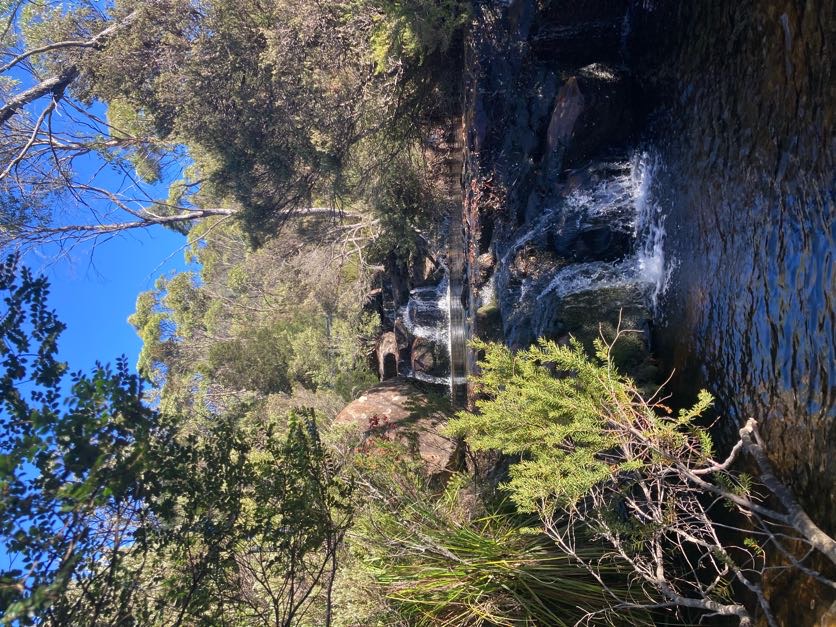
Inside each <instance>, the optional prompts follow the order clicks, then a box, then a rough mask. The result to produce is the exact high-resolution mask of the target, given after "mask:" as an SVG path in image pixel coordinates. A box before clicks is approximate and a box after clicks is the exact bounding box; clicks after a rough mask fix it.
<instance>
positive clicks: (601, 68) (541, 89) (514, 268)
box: [464, 0, 649, 346]
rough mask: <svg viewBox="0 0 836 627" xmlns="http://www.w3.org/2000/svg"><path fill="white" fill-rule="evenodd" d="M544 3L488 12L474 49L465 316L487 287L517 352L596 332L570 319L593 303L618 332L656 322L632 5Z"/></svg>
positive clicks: (480, 19) (468, 116) (521, 0)
mask: <svg viewBox="0 0 836 627" xmlns="http://www.w3.org/2000/svg"><path fill="white" fill-rule="evenodd" d="M545 4H547V5H548V6H546V7H539V8H538V3H536V2H534V1H533V0H517V1H515V2H512V3H510V5H508V6H505V5H504V4H500V3H498V2H497V3H492V4H490V3H489V4H484V5H480V6H479V7H477V13H481V15H478V16H477V20H476V24H477V26H476V28H475V30H474V32H473V33H472V36H471V40H470V42H469V49H468V61H469V62H468V68H467V69H468V85H467V89H466V91H465V93H466V103H465V104H466V107H465V132H466V138H467V145H466V152H465V156H466V159H465V176H464V182H465V190H466V197H465V218H466V220H465V222H466V224H468V226H469V231H468V236H469V244H470V245H469V254H470V263H469V267H468V269H469V275H468V280H469V287H470V290H469V302H468V310H469V312H470V314H471V315H473V314H475V313H476V312H477V311H479V310H481V309H482V308H483V307H484V305H485V302H484V293H483V292H484V289H483V288H484V286H485V285H486V284H487V283H489V282H492V283H493V284H494V286H495V292H496V302H497V305H498V309H499V314H500V317H501V320H502V324H503V328H504V333H505V339H506V341H507V342H508V343H509V344H510V345H512V346H524V345H527V344H528V343H530V342H532V341H533V340H535V339H536V338H537V337H540V336H543V335H546V336H555V337H556V336H557V335H561V334H566V333H572V334H576V335H580V334H585V335H588V333H587V328H586V326H583V325H581V326H578V325H576V324H574V323H573V321H574V320H577V319H578V316H576V315H574V313H573V312H575V311H576V310H578V309H579V308H580V307H582V306H588V305H589V304H590V303H594V307H593V308H592V309H590V310H588V311H587V312H586V317H588V318H592V319H599V320H601V321H605V322H608V323H610V324H615V323H617V319H618V314H619V311H620V309H622V308H628V309H629V310H630V314H631V321H632V322H634V323H637V324H640V326H646V324H645V320H646V319H647V318H648V317H649V312H648V310H647V309H646V308H645V307H643V304H644V303H645V301H646V300H647V298H646V296H647V294H646V292H647V291H648V289H646V286H644V285H643V283H646V282H648V281H647V280H646V277H643V276H642V274H643V272H644V269H645V267H646V264H644V263H643V260H642V259H640V257H641V254H643V253H644V252H645V251H643V250H642V249H643V248H644V246H645V243H644V242H643V240H642V238H643V237H644V235H645V233H643V229H644V227H645V225H644V221H646V220H644V219H643V218H642V217H641V216H640V214H641V213H642V212H643V211H644V208H643V207H642V205H641V203H642V192H643V190H642V188H641V186H642V182H643V179H642V173H643V172H644V171H645V170H646V169H647V168H646V167H645V165H644V164H641V163H639V159H638V158H637V156H636V154H635V148H633V146H632V145H631V137H632V135H633V132H634V130H635V128H636V125H637V123H638V121H639V116H638V115H636V114H635V113H634V106H633V103H634V100H635V97H636V93H637V89H636V86H635V82H634V80H633V77H632V74H631V72H630V71H629V69H628V68H627V67H626V59H625V52H626V37H627V35H628V31H629V9H630V3H629V2H626V1H623V2H622V1H619V0H614V1H610V0H607V1H603V0H601V1H594V0H589V1H586V2H584V1H578V2H568V1H566V2H563V1H558V0H555V1H554V2H551V3H545ZM602 287H603V288H604V289H605V290H608V291H605V292H604V293H602V294H601V295H600V296H595V294H594V293H595V292H596V291H598V290H599V289H600V288H602ZM578 303H583V305H581V304H578ZM476 333H477V334H479V331H478V329H477V330H476Z"/></svg>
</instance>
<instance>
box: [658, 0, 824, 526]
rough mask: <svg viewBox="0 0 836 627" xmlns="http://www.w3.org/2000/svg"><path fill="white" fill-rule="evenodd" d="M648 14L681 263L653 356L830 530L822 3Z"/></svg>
mask: <svg viewBox="0 0 836 627" xmlns="http://www.w3.org/2000/svg"><path fill="white" fill-rule="evenodd" d="M657 5H658V6H657V7H656V10H654V11H652V12H648V13H647V15H645V16H644V19H645V20H646V24H645V27H646V28H650V32H651V33H652V36H654V37H657V38H658V41H659V48H660V49H661V48H665V47H666V46H667V50H669V51H670V54H671V55H672V57H671V56H669V55H668V54H664V55H660V56H659V58H660V59H661V58H662V57H665V63H664V64H662V63H658V62H657V61H656V60H654V59H651V58H648V59H645V64H646V67H647V68H648V72H647V73H646V80H647V81H648V85H650V86H651V87H652V89H651V91H653V92H655V93H659V94H662V95H663V96H664V97H666V98H665V100H664V101H663V102H662V104H661V106H658V107H657V108H656V110H655V113H654V114H653V116H652V117H651V119H652V123H651V127H652V129H653V130H652V137H653V138H655V139H651V143H652V144H654V146H653V149H654V150H657V151H658V152H659V154H660V158H661V160H662V162H663V163H664V167H662V168H660V171H659V172H657V174H656V177H655V182H654V196H655V198H656V200H657V202H658V203H659V206H661V207H662V209H663V212H664V213H665V214H666V222H665V226H666V229H667V235H666V242H665V249H666V252H667V255H668V256H669V257H670V256H671V255H673V256H674V257H675V258H676V259H677V264H675V265H672V264H670V263H669V264H668V271H670V272H672V277H671V278H672V280H671V281H670V285H671V288H670V290H669V291H668V293H667V294H666V296H665V298H664V299H663V303H662V304H663V308H662V316H661V318H662V321H661V323H660V332H659V338H658V339H659V342H660V350H659V353H660V355H668V356H672V357H671V363H670V364H669V365H671V366H675V367H676V368H677V370H678V371H679V372H680V373H681V374H680V380H681V381H683V382H684V383H685V384H686V385H687V387H690V388H691V389H693V388H695V387H697V386H699V385H704V384H705V382H706V381H707V382H709V385H710V387H711V388H712V390H713V391H714V392H715V393H716V394H717V395H718V397H719V400H720V403H721V407H720V409H721V411H722V412H723V413H724V414H726V415H728V416H729V417H730V418H731V420H728V421H727V422H726V425H727V427H729V430H730V431H731V430H732V428H733V427H734V424H735V421H740V420H742V419H744V418H746V417H748V416H754V417H756V418H757V419H759V420H760V421H761V424H762V426H763V431H764V434H765V436H766V438H767V442H768V443H773V447H772V452H773V457H774V459H775V461H776V463H777V464H778V465H779V467H780V469H781V471H782V474H783V475H784V476H785V477H790V478H792V481H793V483H794V485H795V487H796V489H797V490H798V491H799V492H800V493H801V495H802V499H803V500H804V502H805V503H806V505H807V506H808V507H809V508H810V509H811V510H812V511H813V512H814V513H815V517H816V518H818V519H819V520H821V521H822V522H823V523H824V524H825V525H826V526H828V525H829V526H831V527H832V523H833V521H834V520H836V501H834V491H833V490H832V487H833V486H834V485H836V455H834V453H835V452H836V429H834V424H833V423H834V421H833V419H834V415H836V402H835V401H836V353H834V350H835V349H834V345H835V344H836V341H834V340H836V338H835V337H834V332H835V331H836V324H835V322H836V321H834V295H836V275H835V273H834V256H836V219H834V218H836V214H834V196H836V191H834V171H833V149H834V136H833V107H834V105H833V103H834V83H836V81H834V78H836V77H833V76H832V59H833V56H834V54H833V52H834V51H833V49H832V46H833V43H834V41H836V39H834V24H833V21H834V16H833V14H834V7H833V3H832V2H831V1H829V0H810V1H808V2H796V1H790V0H784V1H781V2H779V1H772V0H757V1H756V0H748V1H735V2H720V1H714V2H676V3H674V2H670V3H668V5H667V6H661V5H662V3H657ZM645 35H647V33H645ZM648 36H650V35H648ZM671 58H672V59H673V62H671ZM822 488H824V489H822Z"/></svg>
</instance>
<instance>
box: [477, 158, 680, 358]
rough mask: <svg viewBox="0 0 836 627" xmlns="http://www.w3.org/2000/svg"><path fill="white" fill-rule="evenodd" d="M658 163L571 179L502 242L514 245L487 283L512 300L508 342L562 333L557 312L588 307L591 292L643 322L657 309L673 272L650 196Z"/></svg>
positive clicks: (632, 161) (621, 164)
mask: <svg viewBox="0 0 836 627" xmlns="http://www.w3.org/2000/svg"><path fill="white" fill-rule="evenodd" d="M657 163H658V161H657V160H656V159H655V158H654V157H653V156H652V155H650V154H648V153H647V152H644V151H639V152H636V154H634V155H633V156H632V157H631V158H629V159H622V160H612V161H601V162H597V163H593V164H592V165H590V166H588V167H586V168H584V169H583V170H579V171H577V172H573V173H570V175H569V177H568V178H569V180H570V183H569V184H567V188H568V189H567V190H566V191H565V192H564V193H563V194H562V196H561V197H558V198H556V199H554V200H553V201H552V202H551V204H550V206H547V207H546V208H545V209H544V210H543V212H542V213H541V214H540V215H539V216H538V217H537V218H536V219H534V220H533V221H532V222H531V223H529V224H526V225H523V226H522V227H521V228H520V229H518V232H516V233H512V234H510V236H506V237H505V241H510V242H511V243H510V245H508V246H507V247H506V248H504V250H501V251H499V252H500V254H499V255H498V256H499V259H500V261H499V264H498V267H497V271H496V273H495V275H494V276H493V277H492V280H493V281H494V282H495V289H496V290H497V293H498V294H503V293H507V294H510V295H511V296H510V297H506V298H504V303H505V307H504V311H503V319H504V320H505V321H506V333H508V332H509V331H510V335H511V338H510V339H511V342H512V343H514V344H517V343H518V344H524V343H525V342H527V341H531V340H533V339H535V338H536V337H539V336H542V335H552V334H554V333H560V332H561V331H560V327H559V326H558V327H556V326H555V324H556V323H555V319H556V318H557V317H559V316H560V314H559V313H558V310H561V309H565V307H566V306H575V305H574V304H573V303H574V301H577V302H578V304H577V307H580V306H582V305H581V303H582V304H583V306H587V305H588V303H589V300H590V298H591V297H592V296H591V295H592V294H594V293H595V294H600V295H601V296H600V298H602V299H607V300H608V301H609V303H610V304H611V305H612V306H615V307H628V306H633V307H643V308H645V309H646V310H647V311H648V316H649V315H650V314H651V312H653V311H655V310H656V309H657V306H658V302H659V299H660V297H661V296H662V295H663V294H664V292H665V290H666V289H667V281H668V278H669V275H670V266H671V264H670V263H666V260H665V256H664V241H665V229H664V217H663V215H662V213H661V211H660V210H659V207H658V205H657V203H656V202H655V201H654V199H653V196H652V188H653V180H654V175H655V172H656V169H657V167H658V165H657ZM483 289H484V288H483ZM482 300H484V298H483V299H482ZM500 300H503V299H500ZM517 329H524V330H525V332H520V333H516V330H517Z"/></svg>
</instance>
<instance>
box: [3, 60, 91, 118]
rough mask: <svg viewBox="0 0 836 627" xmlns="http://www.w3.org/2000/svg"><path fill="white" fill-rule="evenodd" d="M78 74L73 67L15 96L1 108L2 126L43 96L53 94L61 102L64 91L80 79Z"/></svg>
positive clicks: (76, 69)
mask: <svg viewBox="0 0 836 627" xmlns="http://www.w3.org/2000/svg"><path fill="white" fill-rule="evenodd" d="M78 74H79V71H78V68H77V67H76V66H75V65H72V66H70V67H68V68H67V69H65V70H64V71H63V72H61V73H60V74H58V75H57V76H52V77H50V78H47V79H44V80H42V81H41V82H40V83H38V84H37V85H35V86H33V87H30V88H29V89H27V90H25V91H22V92H20V93H19V94H17V95H15V96H13V97H12V98H10V99H9V100H8V101H7V102H6V104H4V105H3V106H2V107H0V126H2V125H4V124H5V123H6V122H8V121H9V119H11V117H12V116H13V115H14V114H16V113H17V112H18V111H20V109H21V108H22V107H25V106H26V105H28V104H29V103H30V102H34V101H35V100H37V99H38V98H40V97H41V96H46V95H47V94H49V93H51V94H52V96H53V98H54V99H55V100H60V99H61V98H62V97H63V95H64V90H65V89H67V87H68V86H69V85H70V83H72V82H73V81H74V80H75V79H76V78H77V77H78Z"/></svg>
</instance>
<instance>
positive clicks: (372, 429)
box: [334, 377, 462, 477]
mask: <svg viewBox="0 0 836 627" xmlns="http://www.w3.org/2000/svg"><path fill="white" fill-rule="evenodd" d="M440 392H441V393H446V391H445V390H440ZM447 418H448V416H447V414H445V413H444V412H442V411H440V410H439V409H438V408H437V403H436V402H435V401H433V399H431V398H430V397H429V396H428V395H427V394H426V393H424V392H422V391H421V390H419V389H418V388H417V387H416V385H415V384H414V383H411V382H410V381H409V380H408V379H405V378H403V377H395V378H393V379H389V380H388V381H384V382H382V383H379V384H377V385H376V386H374V387H372V388H370V389H368V390H366V392H365V393H364V394H363V395H362V396H360V398H358V399H357V400H355V401H353V402H351V403H349V404H348V405H347V406H346V407H345V408H344V409H343V410H342V411H341V412H340V413H339V414H337V417H336V418H335V419H334V423H335V424H336V425H345V426H347V427H350V428H352V427H353V428H355V429H356V430H357V431H358V432H359V433H360V435H361V436H362V437H369V436H376V437H385V438H386V439H389V440H393V441H397V442H400V443H401V444H403V445H405V446H406V447H407V449H408V450H409V451H411V452H412V454H413V455H415V457H416V459H420V460H421V461H422V462H423V464H424V467H425V468H426V471H427V473H428V474H430V475H431V476H435V477H443V476H445V475H446V474H448V473H450V472H452V471H455V470H457V469H459V468H460V464H461V462H462V460H461V451H460V450H459V446H458V445H457V444H456V443H455V442H453V441H452V440H451V439H449V438H447V437H445V436H443V435H441V433H440V430H441V428H442V427H443V426H444V424H445V423H446V421H447Z"/></svg>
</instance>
